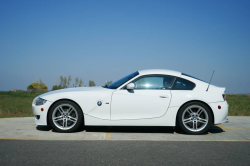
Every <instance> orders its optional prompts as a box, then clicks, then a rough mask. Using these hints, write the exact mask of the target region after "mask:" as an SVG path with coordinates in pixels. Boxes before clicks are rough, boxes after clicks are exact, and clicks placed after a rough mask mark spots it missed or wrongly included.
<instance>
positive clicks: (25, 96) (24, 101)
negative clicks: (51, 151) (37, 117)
mask: <svg viewBox="0 0 250 166" xmlns="http://www.w3.org/2000/svg"><path fill="white" fill-rule="evenodd" d="M42 93H44V92H0V118H9V117H32V116H33V112H32V108H31V104H32V101H33V99H34V98H35V97H36V96H38V95H40V94H42ZM226 99H227V102H228V104H229V113H228V115H231V116H250V95H227V96H226Z"/></svg>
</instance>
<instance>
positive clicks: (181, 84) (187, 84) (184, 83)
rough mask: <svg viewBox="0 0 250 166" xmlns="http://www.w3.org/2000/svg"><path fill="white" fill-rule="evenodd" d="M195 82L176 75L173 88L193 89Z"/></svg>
mask: <svg viewBox="0 0 250 166" xmlns="http://www.w3.org/2000/svg"><path fill="white" fill-rule="evenodd" d="M194 87H195V84H194V83H192V82H191V81H188V80H185V79H182V78H178V77H176V81H175V83H174V86H173V88H172V90H193V89H194Z"/></svg>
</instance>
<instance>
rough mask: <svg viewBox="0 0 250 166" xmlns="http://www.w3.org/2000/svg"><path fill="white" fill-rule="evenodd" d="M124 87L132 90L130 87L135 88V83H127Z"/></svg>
mask: <svg viewBox="0 0 250 166" xmlns="http://www.w3.org/2000/svg"><path fill="white" fill-rule="evenodd" d="M126 88H127V89H129V90H132V89H134V88H135V84H134V83H129V84H128V85H127V87H126Z"/></svg>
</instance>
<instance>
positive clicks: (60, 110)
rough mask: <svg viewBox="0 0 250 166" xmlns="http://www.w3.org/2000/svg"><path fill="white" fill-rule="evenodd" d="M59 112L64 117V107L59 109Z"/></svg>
mask: <svg viewBox="0 0 250 166" xmlns="http://www.w3.org/2000/svg"><path fill="white" fill-rule="evenodd" d="M58 111H59V112H60V113H61V115H63V113H64V110H63V108H62V107H59V108H58Z"/></svg>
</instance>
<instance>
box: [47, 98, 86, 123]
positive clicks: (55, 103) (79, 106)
mask: <svg viewBox="0 0 250 166" xmlns="http://www.w3.org/2000/svg"><path fill="white" fill-rule="evenodd" d="M61 101H71V102H73V103H75V104H76V105H77V106H78V107H79V108H80V109H81V111H82V108H81V107H80V105H79V104H78V103H77V102H75V101H74V100H71V99H59V100H56V101H55V102H54V103H53V104H51V106H50V107H49V109H48V112H47V125H50V123H49V112H50V111H51V108H52V107H53V105H55V104H56V103H58V102H61ZM82 115H83V125H85V124H84V122H85V121H84V113H83V111H82Z"/></svg>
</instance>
